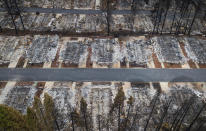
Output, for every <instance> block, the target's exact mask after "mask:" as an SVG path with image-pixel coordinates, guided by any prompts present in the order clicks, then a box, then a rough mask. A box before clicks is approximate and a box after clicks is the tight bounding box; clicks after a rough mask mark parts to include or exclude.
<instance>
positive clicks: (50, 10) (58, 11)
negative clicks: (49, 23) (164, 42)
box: [0, 7, 151, 15]
mask: <svg viewBox="0 0 206 131" xmlns="http://www.w3.org/2000/svg"><path fill="white" fill-rule="evenodd" d="M5 11H6V10H5V9H3V8H0V12H5ZM23 12H30V13H32V12H40V13H56V14H102V13H106V11H102V10H90V9H89V10H88V9H87V10H84V9H61V8H33V7H24V8H23ZM131 13H132V12H131V10H112V11H111V14H122V15H124V14H131ZM136 14H145V15H146V14H151V11H149V10H136Z"/></svg>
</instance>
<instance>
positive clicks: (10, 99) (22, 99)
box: [2, 85, 37, 114]
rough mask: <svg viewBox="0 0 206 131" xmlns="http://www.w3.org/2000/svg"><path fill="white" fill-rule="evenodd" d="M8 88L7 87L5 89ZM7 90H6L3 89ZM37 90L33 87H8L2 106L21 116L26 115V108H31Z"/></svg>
mask: <svg viewBox="0 0 206 131" xmlns="http://www.w3.org/2000/svg"><path fill="white" fill-rule="evenodd" d="M7 88H9V87H7ZM4 90H8V89H6V88H5V89H4ZM36 91H37V89H36V88H35V86H34V85H15V86H14V87H12V88H11V87H10V89H9V91H8V92H7V94H5V95H6V96H5V99H4V101H3V103H2V104H6V105H8V106H11V107H13V108H15V109H17V110H18V111H20V112H21V113H23V114H26V111H27V107H30V106H32V104H33V100H34V96H35V93H36Z"/></svg>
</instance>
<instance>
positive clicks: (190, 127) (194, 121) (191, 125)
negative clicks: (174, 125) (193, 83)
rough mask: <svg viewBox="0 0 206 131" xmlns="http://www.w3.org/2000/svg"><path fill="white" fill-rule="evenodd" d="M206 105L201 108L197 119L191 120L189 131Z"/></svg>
mask: <svg viewBox="0 0 206 131" xmlns="http://www.w3.org/2000/svg"><path fill="white" fill-rule="evenodd" d="M205 107H206V103H205V104H204V105H203V106H202V108H201V109H200V111H199V112H198V114H197V115H196V117H195V119H194V120H193V121H192V122H191V124H190V125H189V127H188V128H187V131H190V129H191V128H192V126H193V124H194V123H195V121H196V120H197V119H198V117H199V116H200V114H201V113H202V111H203V110H204V109H205Z"/></svg>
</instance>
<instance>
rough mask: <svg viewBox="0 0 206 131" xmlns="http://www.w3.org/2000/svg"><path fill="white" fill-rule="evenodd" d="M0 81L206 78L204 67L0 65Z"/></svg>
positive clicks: (133, 80) (155, 80) (162, 80)
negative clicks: (135, 67)
mask: <svg viewBox="0 0 206 131" xmlns="http://www.w3.org/2000/svg"><path fill="white" fill-rule="evenodd" d="M0 81H82V82H86V81H91V82H92V81H129V82H206V69H81V68H75V69H72V68H70V69H68V68H67V69H65V68H63V69H31V68H30V69H15V68H14V69H12V68H5V69H3V68H1V69H0Z"/></svg>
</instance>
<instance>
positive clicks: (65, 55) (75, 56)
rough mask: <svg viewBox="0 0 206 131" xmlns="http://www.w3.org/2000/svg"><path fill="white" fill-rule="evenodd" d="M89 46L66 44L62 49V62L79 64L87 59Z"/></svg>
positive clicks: (74, 43)
mask: <svg viewBox="0 0 206 131" xmlns="http://www.w3.org/2000/svg"><path fill="white" fill-rule="evenodd" d="M87 49H88V46H87V45H86V44H83V43H82V42H66V43H65V44H64V46H63V48H62V49H61V54H60V60H62V61H64V62H68V63H72V64H79V63H81V62H82V61H85V60H86V58H87V54H88V52H87Z"/></svg>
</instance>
